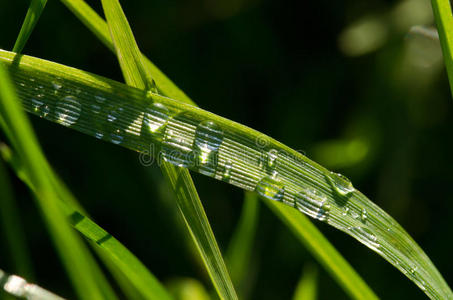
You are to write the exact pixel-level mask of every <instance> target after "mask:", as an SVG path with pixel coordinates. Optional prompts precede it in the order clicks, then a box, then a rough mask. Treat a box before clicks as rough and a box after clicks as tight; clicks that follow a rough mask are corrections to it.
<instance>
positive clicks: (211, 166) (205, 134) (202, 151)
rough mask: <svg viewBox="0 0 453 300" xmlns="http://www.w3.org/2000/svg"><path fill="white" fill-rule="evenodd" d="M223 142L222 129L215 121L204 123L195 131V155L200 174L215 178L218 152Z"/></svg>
mask: <svg viewBox="0 0 453 300" xmlns="http://www.w3.org/2000/svg"><path fill="white" fill-rule="evenodd" d="M222 141H223V131H222V129H221V128H220V127H219V126H218V125H217V124H216V123H214V122H213V121H203V122H201V123H200V124H198V126H197V129H196V131H195V140H194V147H193V148H194V153H195V155H196V160H195V162H196V163H197V165H196V167H197V168H198V170H199V171H200V173H202V174H204V175H207V176H214V174H215V171H216V167H217V160H218V152H219V148H220V145H221V144H222Z"/></svg>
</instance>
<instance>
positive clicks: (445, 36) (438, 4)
mask: <svg viewBox="0 0 453 300" xmlns="http://www.w3.org/2000/svg"><path fill="white" fill-rule="evenodd" d="M431 4H432V6H433V12H434V19H435V21H436V25H437V30H438V32H439V39H440V44H441V46H442V53H443V56H444V62H445V66H446V68H447V74H448V79H449V82H450V89H451V91H452V94H453V18H452V11H453V10H452V7H451V1H449V0H431Z"/></svg>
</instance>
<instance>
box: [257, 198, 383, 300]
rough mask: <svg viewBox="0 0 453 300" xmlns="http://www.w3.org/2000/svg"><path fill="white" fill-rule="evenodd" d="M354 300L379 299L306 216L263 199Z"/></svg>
mask: <svg viewBox="0 0 453 300" xmlns="http://www.w3.org/2000/svg"><path fill="white" fill-rule="evenodd" d="M263 200H264V202H265V203H266V204H267V206H268V207H269V208H270V209H271V210H272V211H273V212H274V213H275V214H276V215H277V216H278V217H279V218H280V219H281V220H282V222H284V223H285V224H286V225H287V226H288V227H289V228H290V229H291V230H292V231H293V233H294V234H295V235H296V237H297V238H299V240H300V241H301V242H302V244H303V245H304V246H305V247H306V248H307V249H308V250H309V251H310V252H311V253H312V255H313V256H314V257H315V258H316V259H317V260H318V261H319V263H320V264H321V265H323V266H324V269H326V271H327V272H329V273H330V274H331V275H332V277H333V278H335V280H336V281H337V282H338V283H339V285H340V286H341V287H342V288H343V290H344V291H345V292H346V293H347V294H348V295H349V296H350V297H351V298H353V299H378V297H377V296H376V295H375V294H374V293H373V292H372V290H371V289H370V288H369V287H368V286H367V284H366V283H365V282H364V281H363V279H362V278H361V277H360V276H359V275H358V274H357V273H356V271H355V270H354V269H353V268H352V267H351V266H350V265H349V263H348V262H347V261H346V260H345V259H344V258H343V256H341V254H340V253H339V252H338V251H337V250H336V249H335V248H334V246H333V245H332V244H330V242H329V241H328V240H327V239H326V238H325V237H324V235H323V234H322V233H321V232H320V231H319V230H318V229H317V228H316V227H315V225H313V223H312V222H310V220H309V219H308V218H307V217H306V216H305V215H303V214H301V213H299V212H298V211H297V210H295V209H291V208H290V207H288V206H285V205H283V204H281V203H275V202H274V201H270V200H268V199H263Z"/></svg>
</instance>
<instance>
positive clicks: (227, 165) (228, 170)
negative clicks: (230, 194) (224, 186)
mask: <svg viewBox="0 0 453 300" xmlns="http://www.w3.org/2000/svg"><path fill="white" fill-rule="evenodd" d="M224 168H225V170H224V172H223V177H222V179H223V180H224V181H228V180H230V178H231V169H232V168H233V163H232V162H231V161H230V160H227V161H226V162H225V167H224Z"/></svg>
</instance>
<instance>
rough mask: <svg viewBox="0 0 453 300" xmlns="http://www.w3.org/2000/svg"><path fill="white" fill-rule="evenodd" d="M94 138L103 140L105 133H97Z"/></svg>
mask: <svg viewBox="0 0 453 300" xmlns="http://www.w3.org/2000/svg"><path fill="white" fill-rule="evenodd" d="M94 136H95V137H96V138H97V139H102V137H103V136H104V134H103V133H100V132H96V133H95V134H94Z"/></svg>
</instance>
